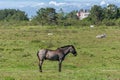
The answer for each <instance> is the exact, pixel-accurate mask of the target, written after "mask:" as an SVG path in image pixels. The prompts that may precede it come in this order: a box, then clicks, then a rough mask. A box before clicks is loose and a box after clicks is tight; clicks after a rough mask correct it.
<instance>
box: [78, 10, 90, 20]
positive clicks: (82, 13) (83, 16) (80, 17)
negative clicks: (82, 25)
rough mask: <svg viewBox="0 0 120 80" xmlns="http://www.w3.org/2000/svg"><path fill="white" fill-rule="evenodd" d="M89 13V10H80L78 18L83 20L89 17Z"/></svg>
mask: <svg viewBox="0 0 120 80" xmlns="http://www.w3.org/2000/svg"><path fill="white" fill-rule="evenodd" d="M89 14H90V13H89V12H84V11H82V12H78V13H77V16H78V18H79V19H80V20H82V19H84V18H87V17H88V15H89Z"/></svg>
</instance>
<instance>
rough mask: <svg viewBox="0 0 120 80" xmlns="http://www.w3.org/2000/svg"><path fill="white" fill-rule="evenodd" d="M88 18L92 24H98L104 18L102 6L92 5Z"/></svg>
mask: <svg viewBox="0 0 120 80" xmlns="http://www.w3.org/2000/svg"><path fill="white" fill-rule="evenodd" d="M89 18H90V20H91V21H92V23H93V24H98V23H99V22H101V21H102V20H103V19H104V15H103V9H102V7H101V6H97V5H94V6H93V7H92V8H91V10H90V15H89Z"/></svg>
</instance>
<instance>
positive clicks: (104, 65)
mask: <svg viewBox="0 0 120 80" xmlns="http://www.w3.org/2000/svg"><path fill="white" fill-rule="evenodd" d="M48 33H52V34H53V35H48ZM102 33H106V34H107V37H106V38H104V39H96V35H98V34H102ZM68 44H72V45H74V46H75V47H76V50H77V53H78V55H77V56H76V57H74V56H73V55H72V54H69V55H67V57H66V59H65V60H64V61H63V64H62V72H60V73H59V72H58V62H56V61H48V60H46V61H44V64H43V73H40V72H39V69H38V59H37V56H36V53H37V51H38V50H39V49H42V48H48V49H56V48H57V47H61V46H64V45H68ZM0 80H120V28H113V27H108V28H106V27H102V28H100V27H98V28H92V29H90V28H88V27H82V28H74V27H70V28H63V27H62V28H56V27H54V28H50V27H41V26H20V27H0Z"/></svg>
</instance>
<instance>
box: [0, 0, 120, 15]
mask: <svg viewBox="0 0 120 80" xmlns="http://www.w3.org/2000/svg"><path fill="white" fill-rule="evenodd" d="M108 4H115V5H117V6H119V7H120V0H0V9H5V8H8V9H11V8H12V9H20V10H23V11H25V12H26V13H27V14H28V15H29V16H32V15H35V13H36V11H37V10H38V9H40V8H45V7H53V8H55V9H56V10H59V9H60V8H62V9H63V10H64V11H66V12H67V11H68V12H69V11H71V10H74V9H77V10H78V9H81V8H83V9H84V8H85V9H90V8H91V6H93V5H100V6H103V5H108Z"/></svg>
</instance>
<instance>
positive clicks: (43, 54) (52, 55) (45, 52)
mask: <svg viewBox="0 0 120 80" xmlns="http://www.w3.org/2000/svg"><path fill="white" fill-rule="evenodd" d="M68 53H72V54H73V55H74V56H76V55H77V52H76V50H75V47H74V46H73V45H67V46H63V47H60V48H57V49H56V50H49V49H42V50H39V51H38V53H37V56H38V59H39V69H40V72H42V64H43V61H44V60H45V59H48V60H53V61H59V72H61V64H62V61H63V60H64V58H65V56H66V55H67V54H68Z"/></svg>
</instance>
